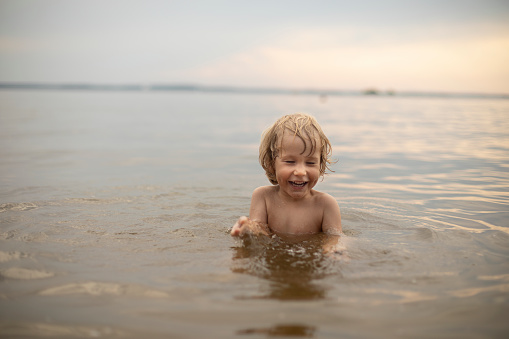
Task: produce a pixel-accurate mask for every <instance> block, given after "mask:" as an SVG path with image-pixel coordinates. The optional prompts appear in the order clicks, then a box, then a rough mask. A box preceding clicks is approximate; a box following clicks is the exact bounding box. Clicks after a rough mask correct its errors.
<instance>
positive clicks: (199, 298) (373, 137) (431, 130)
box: [0, 90, 509, 338]
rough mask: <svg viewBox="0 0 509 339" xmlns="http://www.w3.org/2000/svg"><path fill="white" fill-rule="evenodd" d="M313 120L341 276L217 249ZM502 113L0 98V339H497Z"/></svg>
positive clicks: (278, 102) (43, 95)
mask: <svg viewBox="0 0 509 339" xmlns="http://www.w3.org/2000/svg"><path fill="white" fill-rule="evenodd" d="M297 111H303V112H308V113H312V114H314V115H315V116H316V117H317V119H318V120H319V122H320V123H321V124H322V127H323V129H324V131H325V133H326V134H327V135H328V136H329V138H330V140H331V142H332V144H333V150H334V156H335V158H336V159H337V160H338V162H337V164H336V165H334V166H333V169H334V170H335V172H334V173H332V174H329V175H327V176H326V178H325V180H324V181H323V182H321V183H319V184H318V186H317V189H318V190H322V191H326V192H328V193H330V194H332V195H333V196H335V197H336V198H337V200H338V202H339V204H340V206H341V210H342V218H343V228H344V231H345V234H346V236H345V237H344V242H345V244H346V245H347V247H348V256H349V259H348V260H346V259H345V258H337V257H328V256H324V255H323V254H321V252H320V250H319V248H320V244H321V241H322V240H323V239H321V236H320V235H316V236H312V237H308V238H306V239H281V238H274V239H264V240H263V239H262V240H257V239H253V240H252V241H251V242H248V243H242V242H240V241H239V240H236V239H232V238H231V237H230V236H229V234H228V232H227V230H228V228H229V227H231V226H232V225H233V223H234V221H235V220H236V218H237V217H238V216H240V215H245V214H247V213H248V209H249V201H250V194H251V192H252V190H253V189H254V188H255V187H257V186H260V185H266V184H268V181H267V179H266V178H265V177H264V174H263V170H262V169H261V167H260V166H259V165H258V163H257V148H258V142H259V137H260V133H261V131H262V130H263V129H264V128H265V127H267V126H269V125H270V124H271V123H272V122H273V121H274V120H275V119H276V118H277V117H279V116H280V115H282V114H287V113H293V112H297ZM508 116H509V101H508V100H500V99H477V98H471V99H468V98H401V97H359V96H352V97H348V96H344V97H341V96H338V97H329V98H327V100H326V101H325V100H323V98H321V100H320V98H318V97H316V96H309V95H308V96H306V95H302V96H299V95H294V96H292V95H245V94H231V93H230V94H224V93H223V94H221V93H186V92H158V93H154V92H100V91H98V92H90V91H84V92H80V91H63V92H59V91H22V90H20V91H7V90H4V91H1V92H0V138H1V139H0V140H1V141H0V142H1V146H2V147H1V148H0V159H1V162H0V173H1V178H0V188H1V190H0V227H1V228H0V274H1V280H0V336H2V337H46V336H50V337H71V338H82V337H83V338H86V337H102V338H138V337H142V336H144V337H154V338H202V337H207V338H208V337H212V338H265V337H278V336H283V337H285V336H286V337H299V336H300V337H315V338H338V337H341V338H369V337H372V338H380V337H385V338H409V337H411V338H429V337H433V338H451V337H455V338H456V337H457V338H505V337H507V336H508V335H509V325H508V324H507V321H506V318H507V314H509V222H508V220H509V218H508V217H509V207H508V205H509V192H508V187H509V174H508V170H509V163H508V159H509V119H508Z"/></svg>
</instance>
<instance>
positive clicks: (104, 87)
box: [0, 81, 509, 99]
mask: <svg viewBox="0 0 509 339" xmlns="http://www.w3.org/2000/svg"><path fill="white" fill-rule="evenodd" d="M2 89H13V90H16V89H18V90H23V89H27V90H88V91H153V92H158V91H159V92H162V91H181V92H216V93H238V94H292V95H318V96H321V97H323V96H350V95H351V96H359V95H362V96H364V95H366V96H399V97H442V98H492V99H495V98H498V99H509V93H479V92H447V91H396V90H393V89H389V90H379V89H377V88H376V87H373V86H371V87H366V88H365V89H356V90H344V89H343V90H339V89H317V88H283V87H268V86H259V87H258V86H255V87H249V86H234V85H200V84H192V83H126V84H114V83H109V84H99V83H88V82H61V83H49V82H22V81H20V82H15V81H13V82H0V90H2Z"/></svg>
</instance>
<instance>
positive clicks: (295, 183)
mask: <svg viewBox="0 0 509 339" xmlns="http://www.w3.org/2000/svg"><path fill="white" fill-rule="evenodd" d="M307 183H308V182H307V181H290V185H292V186H294V187H299V188H301V187H304V186H306V184H307Z"/></svg>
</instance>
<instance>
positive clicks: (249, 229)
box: [230, 217, 269, 237]
mask: <svg viewBox="0 0 509 339" xmlns="http://www.w3.org/2000/svg"><path fill="white" fill-rule="evenodd" d="M230 234H231V235H232V236H235V237H236V236H240V237H241V236H243V235H245V234H253V235H269V232H268V227H266V225H264V224H262V223H260V222H257V221H253V220H250V219H249V218H248V217H240V218H239V220H237V222H236V223H235V225H233V228H232V230H231V232H230Z"/></svg>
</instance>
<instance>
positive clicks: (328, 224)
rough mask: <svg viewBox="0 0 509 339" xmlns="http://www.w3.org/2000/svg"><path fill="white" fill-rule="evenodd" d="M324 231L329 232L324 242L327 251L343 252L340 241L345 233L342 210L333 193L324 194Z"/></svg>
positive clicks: (324, 248)
mask: <svg viewBox="0 0 509 339" xmlns="http://www.w3.org/2000/svg"><path fill="white" fill-rule="evenodd" d="M322 232H324V233H325V234H327V238H326V239H325V241H324V244H323V250H324V252H325V253H334V252H341V251H343V250H345V248H344V246H342V245H341V243H340V236H341V234H342V233H343V228H342V227H341V212H340V210H339V205H338V202H337V201H336V199H334V198H333V197H332V196H331V195H328V194H326V195H325V196H324V210H323V221H322Z"/></svg>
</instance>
